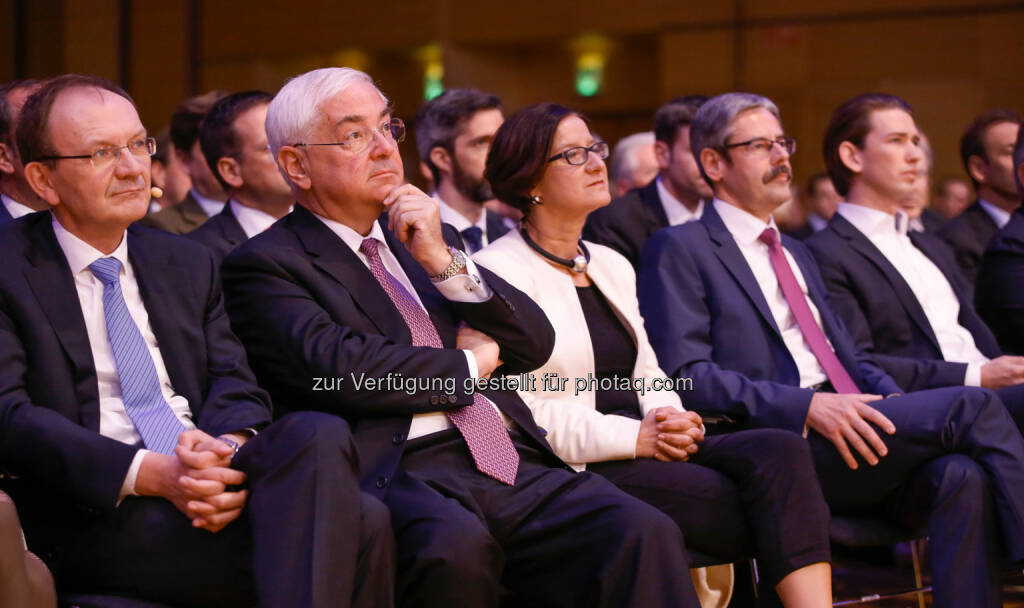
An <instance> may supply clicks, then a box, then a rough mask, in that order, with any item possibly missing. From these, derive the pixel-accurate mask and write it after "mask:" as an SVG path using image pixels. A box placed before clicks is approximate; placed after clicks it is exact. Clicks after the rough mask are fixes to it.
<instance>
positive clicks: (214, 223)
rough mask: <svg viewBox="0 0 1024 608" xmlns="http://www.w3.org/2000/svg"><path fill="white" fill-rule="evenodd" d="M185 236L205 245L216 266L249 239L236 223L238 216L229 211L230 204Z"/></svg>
mask: <svg viewBox="0 0 1024 608" xmlns="http://www.w3.org/2000/svg"><path fill="white" fill-rule="evenodd" d="M185 238H189V239H192V240H193V241H196V242H199V243H202V244H203V245H206V246H207V247H208V248H209V249H210V251H211V252H212V253H213V259H214V260H216V262H217V266H218V267H219V266H220V263H221V262H223V261H224V257H225V256H227V254H229V253H231V251H232V250H233V249H234V248H235V247H238V246H239V245H241V244H242V243H244V242H246V241H247V240H249V239H248V237H247V236H245V230H243V229H242V225H241V224H239V223H238V218H236V217H235V214H234V213H233V212H232V211H231V205H224V210H223V211H221V212H220V213H218V214H217V215H215V216H213V217H211V218H210V219H209V220H208V221H207V222H206V223H204V224H203V225H202V226H200V227H198V228H196V229H195V230H193V231H192V232H189V233H188V234H186V235H185Z"/></svg>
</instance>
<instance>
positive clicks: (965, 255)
mask: <svg viewBox="0 0 1024 608" xmlns="http://www.w3.org/2000/svg"><path fill="white" fill-rule="evenodd" d="M998 229H999V227H998V226H996V223H995V221H993V219H992V216H990V215H989V214H988V212H987V211H985V208H984V207H982V206H981V203H979V202H977V201H975V202H974V204H973V205H971V206H970V207H968V208H967V209H964V211H963V213H961V214H960V215H958V216H956V217H955V218H953V219H951V220H949V221H948V222H946V225H945V226H943V227H942V228H941V229H940V230H939V232H938V235H939V237H940V238H942V240H944V241H946V242H947V243H949V246H950V247H952V248H953V253H955V254H956V263H957V264H958V265H959V266H960V271H961V272H962V273H963V275H964V277H965V278H966V279H967V280H968V281H970V282H971V285H973V284H974V281H975V280H976V279H977V277H978V264H979V263H980V262H981V254H982V253H984V251H985V247H987V246H988V244H989V242H990V241H991V240H992V237H994V236H995V234H996V231H997V230H998Z"/></svg>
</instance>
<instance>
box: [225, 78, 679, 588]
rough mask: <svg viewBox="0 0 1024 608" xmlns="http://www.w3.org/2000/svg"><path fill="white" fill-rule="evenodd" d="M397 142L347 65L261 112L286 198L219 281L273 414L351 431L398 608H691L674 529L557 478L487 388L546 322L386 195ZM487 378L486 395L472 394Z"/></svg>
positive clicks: (434, 214) (537, 435) (393, 125)
mask: <svg viewBox="0 0 1024 608" xmlns="http://www.w3.org/2000/svg"><path fill="white" fill-rule="evenodd" d="M404 134H405V128H404V124H403V123H402V121H401V120H399V119H397V118H393V117H392V114H391V107H390V106H389V104H388V100H387V99H386V98H385V97H384V95H383V94H382V93H381V92H380V91H379V90H378V89H377V88H376V87H375V86H374V85H373V81H372V80H371V79H370V77H369V76H367V75H366V74H364V73H362V72H358V71H356V70H351V69H348V68H329V69H322V70H314V71H312V72H309V73H307V74H304V75H302V76H299V77H297V78H295V79H293V80H292V81H290V82H289V83H288V84H286V85H285V86H284V88H282V89H281V91H280V92H279V93H278V94H277V96H276V97H275V98H274V100H273V102H271V104H270V108H269V110H268V113H267V135H268V137H269V140H270V145H271V148H272V149H273V151H274V152H275V154H276V156H277V160H278V164H279V165H280V167H281V170H282V171H283V172H284V174H285V176H286V177H287V178H288V180H289V182H290V183H291V186H292V189H293V192H294V194H295V197H296V202H297V203H298V204H297V205H296V207H295V211H293V212H292V213H291V214H290V215H289V216H287V217H285V218H284V219H282V220H281V221H279V222H278V223H276V224H275V225H274V226H272V227H271V228H270V229H269V230H267V231H266V232H264V233H263V234H261V235H258V236H256V237H254V238H253V239H251V240H250V241H249V242H247V243H246V244H244V245H242V246H241V247H239V248H238V249H236V250H235V251H234V252H232V253H231V254H230V255H229V256H228V257H227V258H226V259H225V262H224V280H225V286H226V289H227V291H228V294H229V295H228V309H229V314H230V315H231V317H232V321H233V324H234V327H235V328H237V330H238V331H239V332H240V335H241V337H242V340H243V342H244V343H245V344H246V346H247V349H248V352H249V354H250V356H251V360H252V362H253V365H254V368H255V369H257V370H259V373H260V374H261V375H262V377H263V378H264V379H265V382H266V385H267V387H268V388H269V389H270V391H271V393H272V394H273V395H274V396H275V399H280V400H279V401H277V403H276V405H277V406H278V408H279V410H280V411H289V410H296V409H319V410H324V411H328V412H333V413H336V414H338V415H340V416H343V417H345V418H346V419H347V420H348V421H349V423H350V424H351V425H352V427H353V430H354V435H355V437H356V442H357V444H358V446H359V451H360V459H361V464H362V471H363V480H362V485H363V488H364V489H366V490H367V491H370V492H371V493H373V494H375V495H377V496H378V497H380V498H381V499H382V500H384V502H385V504H388V505H389V506H390V508H391V514H392V524H393V526H395V531H396V540H397V545H398V554H399V558H398V581H397V593H398V599H399V603H400V604H405V605H412V604H415V605H417V606H449V605H459V606H496V605H498V604H499V603H500V592H501V591H502V589H507V590H511V591H512V592H513V593H515V594H517V595H519V596H522V597H523V598H525V599H526V600H527V601H529V602H531V603H536V604H543V605H554V606H567V605H574V606H625V605H633V606H638V605H643V606H676V605H682V606H696V605H697V604H696V598H695V597H694V596H693V592H692V591H687V590H686V588H685V586H684V585H682V584H680V583H679V582H677V580H676V579H678V578H679V573H680V572H681V571H682V570H681V569H684V568H686V558H685V557H684V554H683V547H682V545H681V537H680V535H679V533H678V528H676V526H675V525H674V524H673V523H672V522H671V521H670V520H668V519H667V518H666V517H664V516H663V515H662V514H661V513H660V512H657V511H656V510H654V509H653V508H651V507H648V506H647V505H645V504H642V503H640V502H639V501H637V500H635V499H633V498H631V497H628V496H626V495H624V494H622V493H620V492H619V491H618V490H616V489H614V488H613V487H612V486H611V485H610V484H608V483H607V482H605V481H604V480H601V479H598V478H596V477H593V476H590V475H575V474H573V473H570V472H569V471H567V470H565V468H564V465H563V463H562V462H561V461H559V460H558V459H557V458H556V457H555V455H554V454H553V453H552V451H551V448H550V447H549V446H548V444H547V442H546V441H545V440H544V439H543V434H544V432H543V431H542V430H541V429H539V428H538V427H537V425H536V423H535V422H534V421H533V418H532V417H531V416H530V413H529V410H528V409H527V408H526V406H525V405H524V404H523V402H522V401H521V400H520V399H519V397H518V396H517V394H516V393H515V391H513V390H508V389H507V388H506V389H504V390H502V389H501V388H500V385H501V384H502V383H501V382H500V380H501V378H499V375H501V374H518V373H521V372H528V371H530V370H532V369H535V368H536V367H538V366H540V364H541V363H543V362H544V360H545V359H546V358H547V357H548V356H549V354H550V352H551V349H552V343H553V332H552V330H551V326H550V324H549V323H548V322H547V319H546V318H545V316H544V314H543V313H542V312H541V310H540V309H539V308H538V307H537V306H536V304H534V303H533V302H532V301H531V300H530V299H529V298H527V297H526V296H525V295H524V294H522V293H521V292H519V291H517V290H515V289H514V288H512V287H511V286H509V285H508V284H507V283H505V282H504V281H502V280H500V279H499V278H498V277H496V276H495V275H493V274H491V273H490V272H488V271H487V270H485V269H483V268H481V267H474V266H473V264H472V262H471V261H469V260H468V259H467V258H466V257H465V256H464V255H463V254H462V253H461V252H460V251H459V250H457V249H455V248H453V247H450V246H449V245H448V244H447V243H446V240H445V239H446V238H447V239H449V240H448V242H452V243H457V242H458V234H457V233H456V232H455V231H454V230H452V229H451V228H450V227H446V228H445V229H444V230H442V224H441V222H440V219H439V211H438V203H437V201H436V199H433V198H431V197H429V196H427V195H426V194H424V193H423V192H421V191H420V190H418V189H416V188H415V187H413V186H411V185H408V184H405V185H403V181H402V178H403V169H402V161H401V157H400V156H399V154H398V142H399V141H401V140H402V138H403V136H404ZM384 210H387V216H386V217H385V218H381V219H380V220H378V218H379V217H380V216H381V212H382V211H384ZM463 323H467V324H468V326H464V325H462V324H463ZM460 326H462V327H461V329H460ZM485 334H489V336H490V337H489V336H488V335H485ZM499 366H503V367H502V369H500V370H498V372H497V373H494V372H495V370H496V368H498V367H499ZM492 373H494V376H493V377H491V375H492ZM488 378H489V379H490V380H491V382H490V384H489V385H488V386H489V387H499V388H488V389H487V390H482V391H480V392H474V391H473V390H472V389H473V386H474V383H475V382H479V381H483V382H486V380H487V379H488ZM506 378H507V376H506ZM477 386H479V385H477ZM504 386H506V387H507V386H508V385H507V384H505V385H504ZM324 389H328V390H324ZM467 389H469V390H467ZM687 586H688V585H687Z"/></svg>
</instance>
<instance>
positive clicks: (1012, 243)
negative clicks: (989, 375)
mask: <svg viewBox="0 0 1024 608" xmlns="http://www.w3.org/2000/svg"><path fill="white" fill-rule="evenodd" d="M1022 133H1024V130H1022V131H1021V132H1019V133H1018V134H1017V143H1016V145H1014V147H1013V167H1014V171H1013V177H1014V179H1016V181H1017V193H1018V195H1019V196H1020V198H1021V199H1022V200H1024V135H1022ZM974 299H975V302H976V303H977V305H978V312H979V313H980V314H981V316H982V318H983V319H985V321H986V322H988V324H989V327H991V328H992V330H993V331H994V332H995V334H996V337H997V338H998V339H999V344H1000V346H1002V348H1003V350H1005V351H1006V352H1008V353H1014V354H1017V355H1024V207H1017V211H1015V212H1014V214H1013V217H1012V218H1010V221H1009V223H1007V224H1006V226H1004V227H1003V228H1002V229H1001V230H1000V231H999V232H998V233H996V236H995V238H993V239H992V242H991V243H990V244H989V246H988V249H987V250H986V251H985V256H984V257H983V258H982V262H981V268H980V270H979V271H978V284H977V288H976V290H975V295H974Z"/></svg>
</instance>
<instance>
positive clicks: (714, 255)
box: [637, 205, 903, 433]
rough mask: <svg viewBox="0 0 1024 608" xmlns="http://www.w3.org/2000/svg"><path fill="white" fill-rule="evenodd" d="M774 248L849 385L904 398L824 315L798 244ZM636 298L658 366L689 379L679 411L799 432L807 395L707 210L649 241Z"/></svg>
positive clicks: (753, 286) (785, 239)
mask: <svg viewBox="0 0 1024 608" xmlns="http://www.w3.org/2000/svg"><path fill="white" fill-rule="evenodd" d="M782 245H783V247H785V248H786V250H787V251H789V252H790V254H792V256H793V258H794V259H795V260H796V263H797V265H798V266H799V267H800V272H801V273H802V274H803V276H804V279H805V281H806V282H807V290H808V294H809V296H810V299H811V301H812V302H814V305H815V306H816V307H817V308H818V311H819V312H820V313H821V322H822V326H823V329H824V331H825V335H826V336H828V339H829V340H830V341H831V342H832V346H833V348H834V349H835V353H836V356H837V357H838V358H839V361H840V362H841V363H842V364H843V367H845V368H846V371H847V372H849V374H850V377H851V378H852V379H853V381H854V382H855V383H856V384H857V387H858V388H859V389H860V390H861V391H863V392H865V393H874V394H880V395H888V394H891V393H901V392H903V391H902V389H900V387H899V386H897V384H896V382H895V381H893V379H892V378H891V377H889V375H888V374H886V373H885V371H884V370H882V369H881V368H880V367H879V366H878V365H877V364H876V363H875V362H874V361H873V360H872V359H871V357H870V356H868V355H867V354H866V353H864V352H863V351H862V350H860V349H858V348H857V347H856V345H855V344H854V341H853V338H851V337H850V334H849V333H848V332H847V331H846V327H844V326H843V323H842V321H840V320H839V318H838V317H837V316H836V315H835V313H834V312H832V309H831V308H830V306H829V300H828V292H827V291H826V289H825V285H824V283H823V282H822V280H821V275H820V274H819V273H818V267H817V265H816V264H815V263H814V258H813V257H811V254H810V252H809V251H807V248H806V247H805V246H804V245H803V243H801V242H799V241H797V240H795V239H793V238H791V237H789V236H786V235H782ZM637 292H638V294H639V296H640V312H641V313H642V314H643V316H644V322H645V324H646V326H647V333H648V335H649V336H650V338H651V344H652V345H653V346H654V350H655V352H656V353H657V355H658V362H660V363H661V367H662V369H664V370H665V372H666V373H667V374H668V376H669V377H670V378H672V377H675V378H685V377H689V378H692V379H693V390H692V391H685V392H683V393H681V397H682V398H683V403H685V404H686V405H687V407H691V408H693V409H696V410H698V411H704V412H709V413H716V414H725V415H727V416H729V417H730V418H732V419H734V420H736V421H738V422H740V423H742V424H743V425H745V426H752V427H776V428H783V429H788V430H791V431H794V432H796V433H800V432H801V431H802V430H803V428H804V422H805V420H806V419H807V408H808V407H809V406H810V403H811V397H812V396H813V395H814V392H813V391H812V390H811V389H809V388H800V372H799V370H798V369H797V366H796V363H795V362H794V361H793V357H792V356H791V355H790V354H789V350H788V349H787V348H786V344H785V343H784V342H783V340H782V334H781V333H780V332H779V329H778V327H777V326H776V324H775V319H774V317H773V316H772V314H771V310H770V309H769V308H768V302H767V300H765V298H764V294H763V293H762V291H761V287H760V286H759V285H758V283H757V279H756V278H755V277H754V273H753V272H752V271H751V270H750V266H749V265H747V260H746V259H745V258H744V257H743V253H742V252H740V249H739V247H738V246H737V245H736V241H735V240H734V239H733V237H732V234H730V233H729V231H728V229H726V227H725V223H724V222H722V218H721V217H720V216H719V215H718V213H717V212H716V211H715V209H714V206H712V205H706V206H705V207H704V215H703V216H702V217H701V219H700V221H698V222H690V223H688V224H684V225H681V226H672V227H671V228H666V229H665V230H662V231H660V232H658V233H657V234H655V235H652V236H651V238H650V239H648V242H647V246H646V247H645V248H644V253H643V259H642V263H641V265H640V277H639V287H638V289H637Z"/></svg>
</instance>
